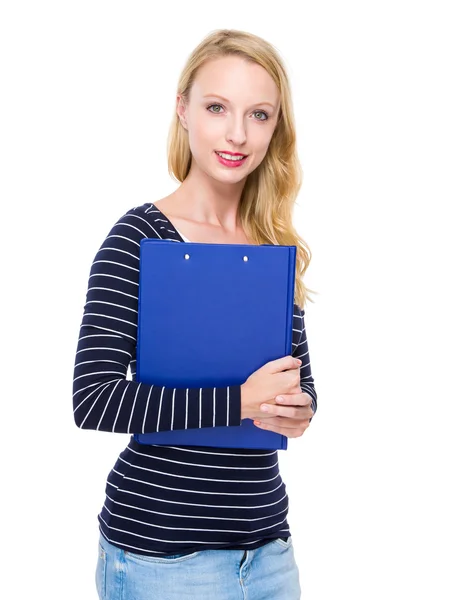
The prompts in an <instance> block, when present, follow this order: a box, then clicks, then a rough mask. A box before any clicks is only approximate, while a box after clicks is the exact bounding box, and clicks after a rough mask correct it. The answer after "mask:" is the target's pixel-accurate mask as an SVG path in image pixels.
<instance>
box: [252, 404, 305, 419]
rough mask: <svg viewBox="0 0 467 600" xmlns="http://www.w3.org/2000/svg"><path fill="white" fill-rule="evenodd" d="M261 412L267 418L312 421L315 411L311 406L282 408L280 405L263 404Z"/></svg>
mask: <svg viewBox="0 0 467 600" xmlns="http://www.w3.org/2000/svg"><path fill="white" fill-rule="evenodd" d="M260 410H261V412H262V413H264V414H265V416H266V417H269V416H278V417H287V418H288V419H299V420H300V419H310V418H311V416H312V414H313V411H312V410H311V405H310V404H309V403H308V404H307V405H306V406H303V405H301V406H280V405H278V404H261V406H260Z"/></svg>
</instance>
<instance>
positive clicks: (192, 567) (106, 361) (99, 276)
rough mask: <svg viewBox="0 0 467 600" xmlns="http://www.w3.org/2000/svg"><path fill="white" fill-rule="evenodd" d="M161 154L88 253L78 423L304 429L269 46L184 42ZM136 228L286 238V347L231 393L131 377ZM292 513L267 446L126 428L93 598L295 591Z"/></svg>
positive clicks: (164, 234) (220, 38)
mask: <svg viewBox="0 0 467 600" xmlns="http://www.w3.org/2000/svg"><path fill="white" fill-rule="evenodd" d="M168 161H169V171H170V172H171V173H172V174H173V176H174V177H175V178H176V179H177V180H178V181H179V182H180V186H179V187H178V188H177V189H176V190H175V191H174V192H173V193H172V194H170V195H169V196H167V197H165V198H161V199H160V200H158V201H156V202H146V203H143V204H140V205H138V206H135V207H133V208H131V209H130V210H128V211H127V212H126V213H125V214H124V215H123V216H122V217H121V218H120V219H119V220H118V221H117V222H116V223H115V224H114V225H113V227H112V228H111V230H110V232H109V233H108V235H107V237H106V238H105V240H104V241H103V243H102V245H101V247H100V249H99V250H98V252H97V254H96V257H95V260H94V261H93V263H92V266H91V272H90V276H89V286H88V290H87V295H86V304H85V306H84V314H83V319H82V324H81V328H80V335H79V340H78V347H77V353H76V362H75V370H74V380H73V407H74V418H75V422H76V425H77V426H78V427H81V428H84V429H95V430H99V431H112V432H116V433H126V434H128V433H130V434H133V433H147V432H149V431H157V430H160V431H163V430H168V429H171V428H183V427H188V428H189V427H212V423H213V414H214V412H215V418H216V421H215V424H216V426H217V425H218V426H225V425H227V421H228V423H229V424H230V425H240V421H241V419H243V418H251V419H253V420H254V422H255V424H256V426H257V427H259V428H264V429H267V430H270V431H275V432H278V433H281V434H283V435H285V436H287V437H288V438H295V437H299V436H301V435H302V434H303V433H304V432H305V430H306V429H307V427H308V426H309V424H310V421H311V418H312V416H313V414H314V412H315V411H316V398H317V397H316V391H315V387H314V380H313V377H312V374H311V368H310V359H309V355H308V345H307V337H306V330H305V322H304V308H303V307H304V304H305V300H306V298H307V297H308V295H307V288H306V287H305V285H304V282H303V275H304V273H305V271H306V268H307V267H308V265H309V262H310V260H311V253H310V252H309V250H308V246H307V245H306V243H305V242H304V241H303V240H302V239H301V238H300V237H299V236H298V235H297V233H296V231H295V229H294V227H293V225H292V211H293V207H294V202H295V199H296V196H297V194H298V191H299V188H300V183H301V182H300V166H299V162H298V158H297V154H296V135H295V129H294V120H293V113H292V103H291V97H290V89H289V83H288V80H287V75H286V72H285V69H284V66H283V64H282V62H281V60H280V58H279V56H278V53H277V51H276V50H275V49H274V47H273V46H271V45H270V44H269V43H267V42H266V41H264V40H263V39H261V38H259V37H257V36H255V35H252V34H249V33H246V32H242V31H237V30H218V31H214V32H213V33H211V34H210V35H208V36H207V37H206V38H205V39H204V40H203V41H202V42H201V43H200V44H199V45H198V47H197V48H195V49H194V51H193V52H192V54H191V56H190V57H189V59H188V61H187V63H186V66H185V68H184V70H183V72H182V74H181V77H180V79H179V83H178V89H177V96H176V107H175V111H174V119H173V123H172V125H171V130H170V136H169V144H168ZM145 237H157V238H163V239H171V240H174V241H176V242H180V243H184V242H187V241H188V242H201V243H225V244H262V243H266V244H282V245H295V246H296V247H297V269H296V287H295V304H294V318H293V344H292V346H293V352H292V356H286V357H283V358H280V359H278V360H274V361H272V362H269V363H267V364H265V365H264V366H262V367H261V368H260V369H258V370H257V371H255V372H254V373H252V374H251V376H250V377H249V378H248V379H247V380H246V381H245V382H244V383H243V384H242V385H231V386H227V387H225V388H215V389H214V388H213V389H211V388H202V389H198V388H197V389H195V388H189V389H188V390H187V389H180V388H177V389H169V388H165V387H158V386H156V385H149V384H140V383H138V382H137V381H135V380H134V378H135V374H136V354H135V350H136V337H137V332H136V329H137V314H138V278H139V244H140V241H141V239H143V238H145ZM161 285H162V286H163V281H161ZM232 293H235V290H232ZM219 309H220V310H221V309H222V307H219ZM176 342H177V343H180V344H183V340H182V339H180V340H176ZM128 366H130V369H131V373H132V376H133V379H132V380H127V379H126V375H127V368H128ZM180 368H183V365H180ZM187 397H188V398H190V399H191V401H189V402H188V403H186V398H187ZM281 397H282V400H281ZM187 410H188V415H187V414H186V411H187ZM172 411H174V412H173V414H172ZM190 411H191V412H193V411H195V412H196V418H193V414H191V413H190ZM199 415H201V420H199ZM157 426H158V428H157ZM287 512H288V496H287V492H286V488H285V485H284V482H283V481H282V479H281V476H280V473H279V466H278V456H277V451H271V450H251V449H232V448H208V447H199V446H198V447H195V446H191V447H174V446H156V445H154V446H151V445H141V444H139V443H137V442H136V441H135V439H134V437H133V436H132V437H131V438H130V441H129V443H128V445H127V446H126V448H125V449H124V450H123V451H122V452H121V453H120V455H119V456H118V459H117V461H116V463H115V465H114V467H113V468H112V470H111V471H110V473H109V475H108V478H107V484H106V489H105V500H104V504H103V507H102V510H101V512H100V514H99V515H98V524H99V536H100V537H99V544H98V550H99V554H98V560H97V568H96V573H95V578H96V586H97V591H98V595H99V598H101V599H104V598H105V599H108V600H117V599H118V600H123V599H125V600H130V599H134V600H150V599H151V600H156V599H161V600H181V599H187V600H201V599H202V600H237V599H240V598H249V600H296V599H297V598H300V583H299V573H298V568H297V564H296V562H295V558H294V551H293V545H292V537H291V531H290V529H289V526H288V523H287Z"/></svg>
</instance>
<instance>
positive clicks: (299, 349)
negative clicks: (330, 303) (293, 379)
mask: <svg viewBox="0 0 467 600" xmlns="http://www.w3.org/2000/svg"><path fill="white" fill-rule="evenodd" d="M300 313H301V317H296V318H294V323H295V322H297V325H295V324H294V327H297V326H300V327H301V331H302V333H301V336H300V341H299V343H298V345H297V346H296V347H295V349H294V351H293V353H292V356H294V357H295V358H299V359H300V360H301V361H302V364H301V366H300V387H301V388H302V391H303V392H306V393H307V394H309V395H310V397H311V409H312V410H313V413H315V412H316V410H317V408H318V395H317V393H316V390H315V385H314V379H313V376H312V373H311V366H310V355H309V352H308V341H307V336H306V327H305V311H304V310H302V309H300ZM298 321H299V322H300V323H299V325H298ZM310 421H311V419H310Z"/></svg>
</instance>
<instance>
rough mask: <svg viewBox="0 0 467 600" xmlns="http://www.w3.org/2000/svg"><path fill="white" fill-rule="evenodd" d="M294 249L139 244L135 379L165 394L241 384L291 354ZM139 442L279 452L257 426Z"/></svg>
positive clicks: (283, 442)
mask: <svg viewBox="0 0 467 600" xmlns="http://www.w3.org/2000/svg"><path fill="white" fill-rule="evenodd" d="M295 265H296V246H278V245H269V244H262V245H249V244H204V243H194V242H185V243H177V242H174V241H173V240H160V239H157V238H144V239H143V240H142V241H141V245H140V275H139V297H138V330H137V332H138V333H137V345H136V379H137V381H139V382H142V383H149V384H155V385H161V386H162V385H164V386H166V387H168V388H201V387H224V386H228V385H241V384H243V383H244V382H245V381H246V380H247V379H248V377H249V376H250V375H251V374H252V373H253V372H254V371H256V370H257V369H259V368H260V367H261V366H263V365H264V364H265V363H267V362H269V361H271V360H275V359H278V358H282V357H283V356H287V355H290V354H291V353H292V330H293V309H294V288H295ZM134 438H135V440H136V441H137V442H139V443H140V444H155V445H179V446H211V447H213V446H214V447H223V448H262V449H283V450H286V449H287V437H286V436H284V435H281V434H278V433H276V432H272V431H266V430H262V429H259V428H258V427H256V426H255V425H254V424H253V422H252V421H251V420H250V419H243V420H242V422H241V425H240V426H228V427H202V428H197V429H180V430H171V431H159V432H154V433H137V434H134Z"/></svg>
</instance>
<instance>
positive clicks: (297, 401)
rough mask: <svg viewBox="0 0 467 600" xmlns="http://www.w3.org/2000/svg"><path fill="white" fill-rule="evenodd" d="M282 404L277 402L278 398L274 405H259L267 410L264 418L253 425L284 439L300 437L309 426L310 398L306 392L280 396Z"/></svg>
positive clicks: (310, 415)
mask: <svg viewBox="0 0 467 600" xmlns="http://www.w3.org/2000/svg"><path fill="white" fill-rule="evenodd" d="M280 397H282V398H284V401H283V402H279V399H278V398H279V396H278V398H276V403H273V404H271V403H269V402H268V403H265V404H262V405H261V410H263V407H266V408H267V411H264V417H263V418H262V420H261V422H260V421H257V420H256V421H254V424H255V425H256V426H257V427H259V428H260V429H265V430H268V431H274V432H276V433H280V434H282V435H285V436H286V437H288V438H289V437H290V438H294V437H300V436H301V435H303V434H304V432H305V431H306V429H307V428H308V427H309V426H310V419H311V418H312V417H313V414H314V413H313V411H312V409H311V400H312V398H311V396H310V394H307V393H306V392H300V393H299V394H281V396H280Z"/></svg>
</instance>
